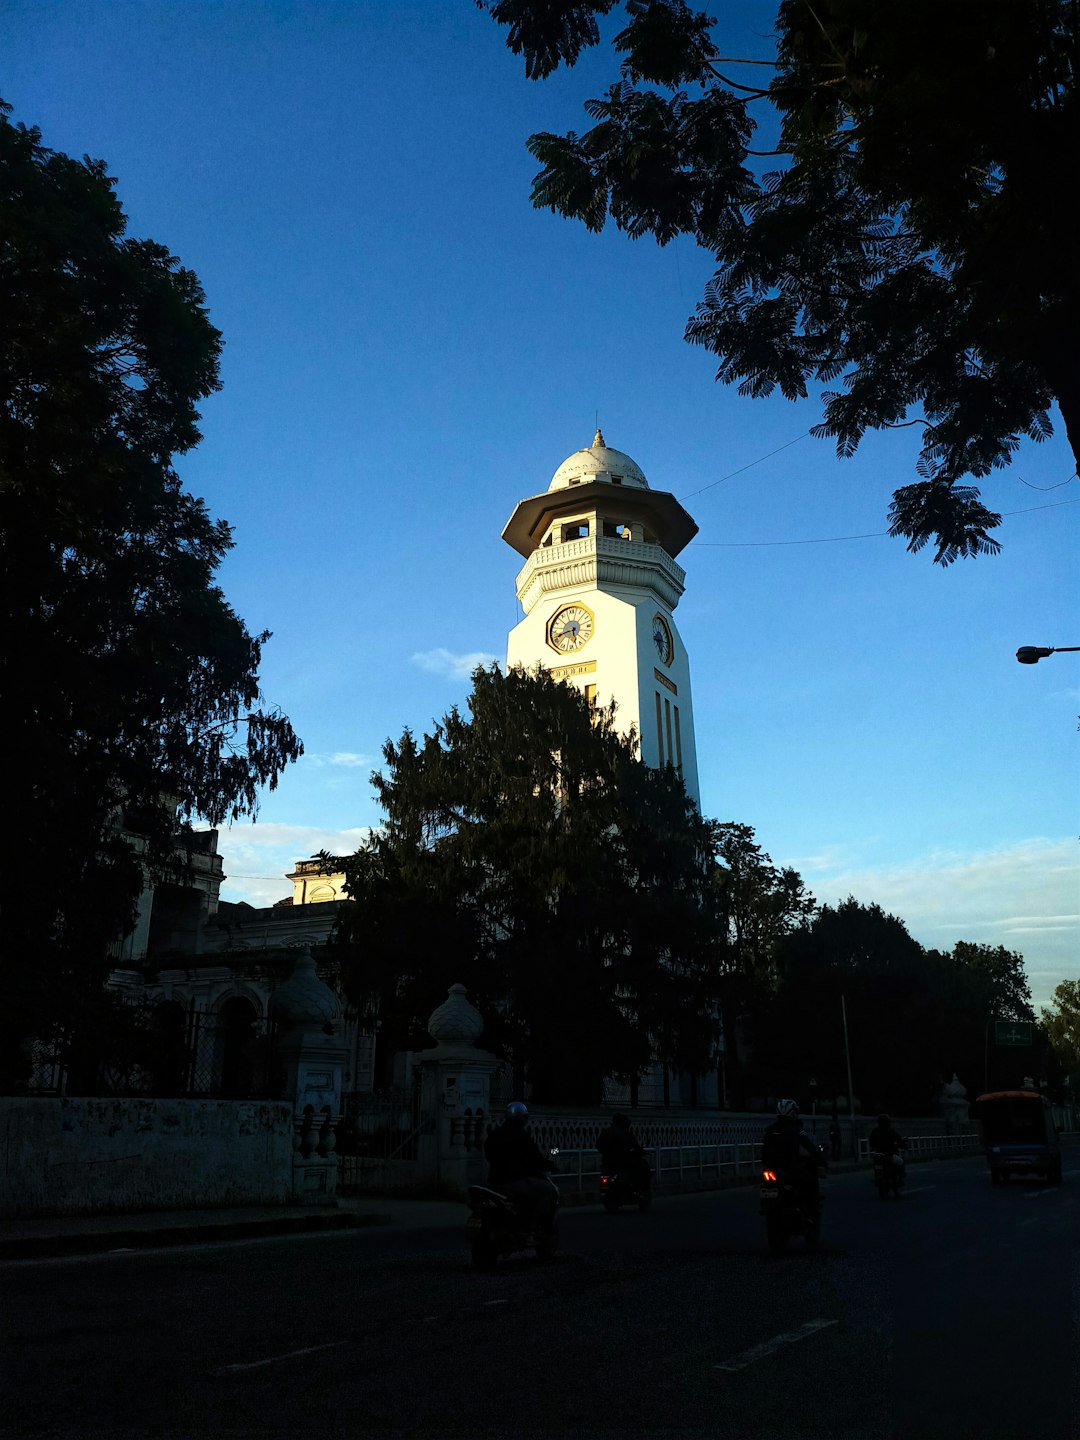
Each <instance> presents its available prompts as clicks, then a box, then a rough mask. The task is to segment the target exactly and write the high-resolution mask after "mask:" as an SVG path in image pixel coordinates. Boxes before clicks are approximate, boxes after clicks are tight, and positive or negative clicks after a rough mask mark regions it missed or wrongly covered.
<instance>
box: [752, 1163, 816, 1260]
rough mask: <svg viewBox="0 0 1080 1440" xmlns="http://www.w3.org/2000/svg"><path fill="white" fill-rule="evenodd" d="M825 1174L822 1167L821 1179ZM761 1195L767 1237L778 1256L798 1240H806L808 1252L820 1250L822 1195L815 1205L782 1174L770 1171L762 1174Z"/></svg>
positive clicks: (772, 1249)
mask: <svg viewBox="0 0 1080 1440" xmlns="http://www.w3.org/2000/svg"><path fill="white" fill-rule="evenodd" d="M824 1173H825V1172H824V1167H820V1168H819V1170H818V1175H819V1177H820V1176H821V1175H823V1174H824ZM760 1194H761V1213H762V1215H764V1216H765V1235H766V1238H767V1240H768V1242H769V1249H770V1251H771V1252H772V1253H773V1254H774V1255H781V1254H783V1252H784V1251H785V1250H786V1249H787V1244H788V1241H789V1240H790V1239H792V1238H798V1237H801V1238H802V1241H803V1244H804V1245H805V1247H806V1249H807V1250H815V1249H816V1248H817V1243H818V1239H819V1237H820V1235H821V1211H822V1205H823V1203H824V1202H823V1200H822V1196H821V1193H820V1191H819V1192H818V1195H817V1198H816V1203H811V1200H810V1197H808V1196H806V1195H805V1194H804V1193H803V1192H801V1191H800V1190H799V1189H798V1187H797V1186H796V1185H794V1184H793V1183H792V1181H791V1180H790V1179H788V1178H786V1177H785V1176H784V1175H783V1174H782V1173H781V1172H780V1171H778V1170H773V1169H766V1170H762V1172H761V1191H760Z"/></svg>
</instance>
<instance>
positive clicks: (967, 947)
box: [948, 940, 1035, 1020]
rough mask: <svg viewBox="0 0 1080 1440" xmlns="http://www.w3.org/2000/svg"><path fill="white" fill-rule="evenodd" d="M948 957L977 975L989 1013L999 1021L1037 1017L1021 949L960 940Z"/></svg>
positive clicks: (979, 987) (982, 997) (982, 1002)
mask: <svg viewBox="0 0 1080 1440" xmlns="http://www.w3.org/2000/svg"><path fill="white" fill-rule="evenodd" d="M948 958H949V959H950V960H951V961H952V962H953V964H954V965H956V966H958V967H960V968H961V969H963V970H965V971H967V972H968V973H969V974H970V975H971V976H972V977H973V978H974V980H975V982H976V985H977V987H978V991H979V995H980V1002H981V1004H982V1005H984V1006H985V1010H986V1013H987V1014H988V1015H992V1016H993V1017H994V1018H995V1019H996V1020H1034V1019H1035V1011H1034V1010H1033V1009H1032V1008H1031V987H1030V985H1029V984H1028V978H1027V975H1026V973H1025V971H1024V957H1023V956H1022V955H1021V954H1020V952H1019V951H1018V950H1007V949H1006V948H1005V946H1004V945H978V944H976V943H975V942H974V941H971V940H958V941H957V942H956V944H955V945H954V946H953V948H952V950H951V951H950V953H949V956H948Z"/></svg>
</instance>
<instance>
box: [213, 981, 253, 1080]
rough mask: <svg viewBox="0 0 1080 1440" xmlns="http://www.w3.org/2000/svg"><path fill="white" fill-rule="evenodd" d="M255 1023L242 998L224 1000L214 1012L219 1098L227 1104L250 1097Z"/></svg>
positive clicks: (250, 1008) (249, 1005)
mask: <svg viewBox="0 0 1080 1440" xmlns="http://www.w3.org/2000/svg"><path fill="white" fill-rule="evenodd" d="M257 1019H258V1014H257V1012H256V1010H255V1006H254V1005H253V1004H252V1003H251V1001H250V1000H248V999H246V998H245V997H244V996H243V995H234V996H233V997H232V999H230V1000H226V1001H225V1003H224V1005H222V1007H221V1009H220V1010H219V1011H218V1037H219V1041H220V1046H221V1051H220V1053H221V1094H222V1096H223V1097H224V1098H225V1099H227V1100H241V1099H243V1098H244V1097H245V1096H247V1095H250V1094H251V1091H252V1088H253V1080H254V1061H255V1057H254V1048H255V1022H256V1020H257Z"/></svg>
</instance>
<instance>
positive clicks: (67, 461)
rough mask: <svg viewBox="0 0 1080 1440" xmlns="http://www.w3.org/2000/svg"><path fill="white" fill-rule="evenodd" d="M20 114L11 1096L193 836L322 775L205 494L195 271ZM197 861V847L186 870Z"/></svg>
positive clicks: (10, 217)
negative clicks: (200, 473)
mask: <svg viewBox="0 0 1080 1440" xmlns="http://www.w3.org/2000/svg"><path fill="white" fill-rule="evenodd" d="M9 113H10V106H7V105H3V104H2V102H0V313H2V314H3V317H4V320H3V325H2V326H0V561H2V567H3V574H4V580H3V591H2V595H3V599H2V604H3V611H2V620H3V631H4V642H3V647H2V651H0V685H2V688H3V694H4V697H5V735H6V750H5V759H6V762H7V767H6V776H5V782H6V783H5V789H6V797H7V801H8V810H7V817H8V818H7V824H6V825H5V827H4V834H5V856H4V859H5V865H4V873H5V874H6V875H7V876H8V877H9V880H13V879H14V877H15V876H19V877H21V878H20V882H19V883H18V885H17V886H16V885H9V887H8V896H11V895H14V898H13V899H7V898H6V899H5V901H4V908H3V925H4V938H5V945H4V960H3V962H2V964H0V1032H2V1033H0V1057H2V1058H0V1072H2V1073H0V1082H2V1083H7V1084H10V1083H14V1082H17V1081H18V1080H19V1079H20V1078H21V1072H23V1071H24V1067H25V1056H24V1054H23V1052H22V1051H21V1050H20V1045H21V1044H22V1042H23V1041H24V1040H25V1039H26V1038H27V1037H28V1036H29V1035H32V1034H35V1033H41V1032H42V1030H44V1029H45V1028H47V1027H49V1026H50V1025H56V1024H62V1025H64V1026H65V1027H67V1028H68V1029H70V1027H71V1025H73V1024H76V1023H77V1021H78V1015H79V1013H80V1011H83V1012H85V1011H86V1010H87V1007H91V1008H92V1007H93V1005H94V1004H96V998H95V997H97V996H98V995H99V993H100V988H101V985H102V983H103V981H104V979H105V977H106V975H107V972H108V969H109V953H110V947H111V946H112V944H113V942H114V941H115V940H116V939H117V938H118V937H119V936H121V935H123V933H124V932H125V931H126V930H127V929H128V928H130V925H131V923H132V922H133V918H134V907H135V904H136V901H137V899H138V896H139V893H140V891H141V889H142V886H143V881H144V876H145V875H146V874H147V873H151V874H153V873H155V872H158V871H160V870H161V869H162V868H163V867H168V866H170V865H175V863H176V857H177V835H178V829H179V830H181V831H182V830H183V829H184V827H185V825H187V824H188V822H189V821H190V820H191V819H192V818H194V817H201V818H202V819H204V820H205V821H208V822H209V823H211V824H217V823H219V822H220V821H222V820H224V819H226V818H233V819H235V818H238V817H239V816H241V815H244V814H253V813H254V812H255V810H256V807H257V801H258V794H259V790H260V787H261V786H263V785H269V786H270V788H271V789H272V788H273V787H274V785H275V783H276V780H277V776H278V774H279V773H280V771H281V770H282V769H283V768H284V766H285V765H286V764H287V763H288V762H289V761H290V760H294V759H296V758H297V757H298V756H299V755H300V754H301V753H302V747H301V745H300V742H299V740H298V739H297V737H296V735H295V734H294V732H293V729H292V726H291V725H290V724H289V722H288V720H287V719H286V718H285V717H284V716H283V715H281V714H279V713H278V712H277V711H275V710H272V709H267V708H265V707H263V708H255V707H258V706H259V684H258V666H259V661H260V656H261V651H262V646H263V644H264V643H265V642H266V640H267V639H268V638H269V636H268V635H267V634H265V633H264V634H260V635H252V634H250V633H249V632H248V630H247V628H246V626H245V625H244V623H243V621H242V620H240V619H239V618H238V617H237V615H236V614H235V613H234V612H233V610H232V609H231V608H230V607H229V605H228V604H227V602H226V600H225V598H224V596H223V594H222V592H221V590H220V589H219V588H218V587H217V585H215V584H214V581H213V576H214V572H215V570H216V569H217V567H218V565H219V564H220V563H221V560H222V558H223V557H224V555H225V554H226V552H227V551H228V549H229V548H230V546H231V544H232V539H231V534H230V531H229V527H228V526H227V525H226V524H225V523H224V522H223V521H220V520H217V521H215V520H212V519H211V518H210V516H209V515H208V514H207V511H206V508H205V506H204V505H203V502H202V501H201V500H198V499H196V498H195V497H193V496H191V495H188V494H185V493H184V491H183V490H182V488H181V484H180V479H179V477H178V475H177V473H176V471H175V469H174V468H173V457H174V456H176V455H181V454H183V453H185V452H186V451H188V450H190V449H191V448H192V447H193V446H194V445H195V444H196V443H197V441H198V440H199V431H198V428H197V423H196V422H197V419H198V415H197V411H196V404H197V402H198V401H200V400H201V399H204V398H205V397H206V396H208V395H209V394H211V392H212V391H214V390H216V389H217V388H218V356H219V353H220V348H221V337H220V335H219V333H218V331H217V330H216V329H215V328H214V326H213V325H212V324H211V323H210V320H209V318H208V316H207V313H206V309H205V304H204V301H205V297H204V295H203V292H202V289H201V288H200V286H199V283H198V280H197V279H196V277H195V276H194V275H193V274H192V273H191V271H189V270H186V269H184V268H183V267H182V266H181V265H180V263H179V261H178V260H177V259H176V258H175V257H174V256H173V255H171V254H170V253H169V251H168V250H166V249H165V248H164V247H163V246H161V245H158V244H156V243H155V242H153V241H151V240H134V239H131V238H128V237H127V235H126V233H125V232H126V224H127V222H126V217H125V215H124V212H123V210H122V209H121V206H120V203H119V201H118V199H117V196H116V193H115V182H114V181H113V180H112V179H111V178H110V177H109V176H108V175H107V174H106V170H105V166H104V164H103V163H102V162H101V161H98V160H91V159H89V158H85V159H83V160H82V161H77V160H74V159H71V158H70V157H69V156H67V155H62V154H59V153H56V152H53V151H51V150H48V149H46V148H45V147H44V146H43V145H42V143H41V135H40V132H39V131H38V130H36V129H28V128H26V127H25V126H23V125H15V124H12V123H11V122H10V120H9V119H8V114H9ZM181 854H182V846H181Z"/></svg>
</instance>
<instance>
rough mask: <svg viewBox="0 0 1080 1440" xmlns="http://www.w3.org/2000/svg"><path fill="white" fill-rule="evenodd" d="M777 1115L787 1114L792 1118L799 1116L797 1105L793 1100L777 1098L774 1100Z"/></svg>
mask: <svg viewBox="0 0 1080 1440" xmlns="http://www.w3.org/2000/svg"><path fill="white" fill-rule="evenodd" d="M776 1113H777V1115H789V1116H790V1117H791V1119H792V1120H797V1119H798V1118H799V1107H798V1105H796V1104H795V1101H794V1100H778V1101H777V1102H776Z"/></svg>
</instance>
